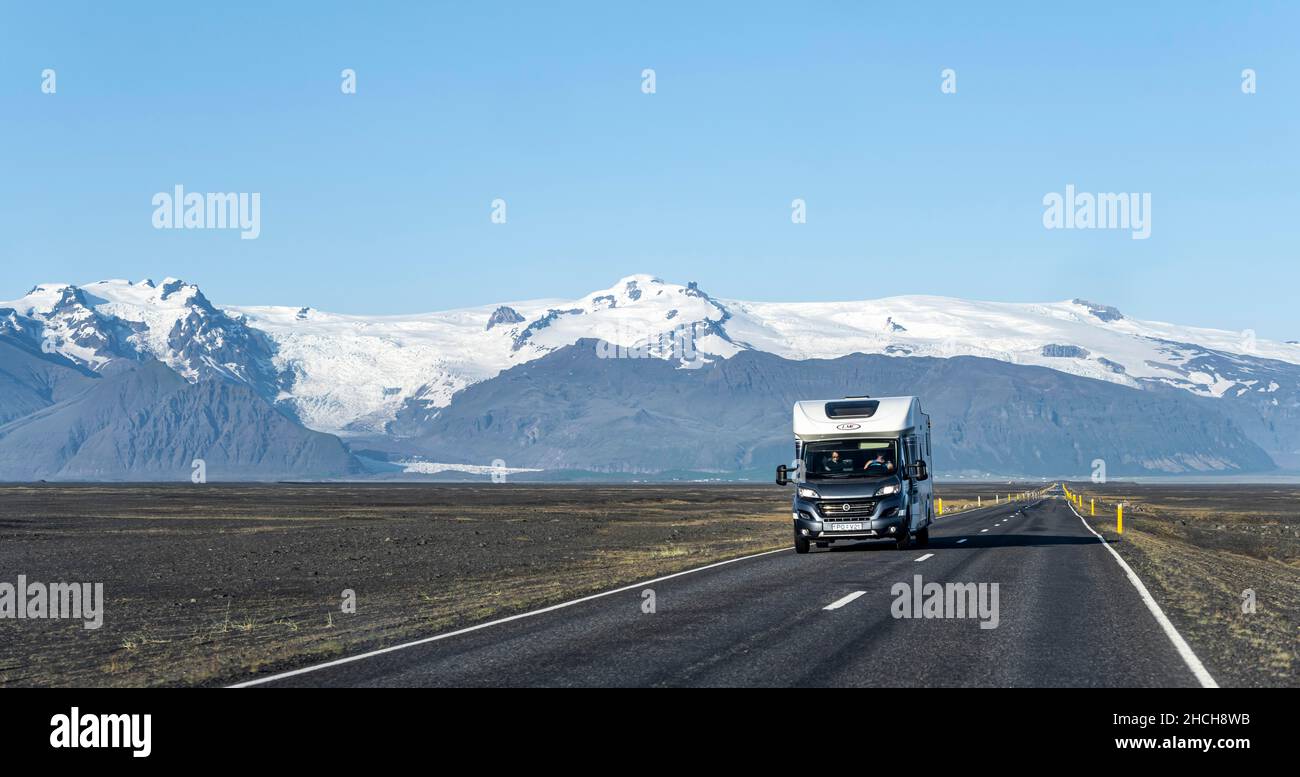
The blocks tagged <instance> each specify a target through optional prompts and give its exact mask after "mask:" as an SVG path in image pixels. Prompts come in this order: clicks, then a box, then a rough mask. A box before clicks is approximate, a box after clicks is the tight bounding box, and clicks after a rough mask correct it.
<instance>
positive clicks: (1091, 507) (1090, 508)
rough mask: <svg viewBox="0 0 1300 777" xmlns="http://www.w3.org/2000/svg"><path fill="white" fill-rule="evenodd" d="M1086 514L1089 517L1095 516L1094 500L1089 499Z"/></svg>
mask: <svg viewBox="0 0 1300 777" xmlns="http://www.w3.org/2000/svg"><path fill="white" fill-rule="evenodd" d="M1088 512H1089V513H1090V514H1091V515H1096V514H1097V500H1096V499H1089V500H1088Z"/></svg>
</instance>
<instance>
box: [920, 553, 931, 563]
mask: <svg viewBox="0 0 1300 777" xmlns="http://www.w3.org/2000/svg"><path fill="white" fill-rule="evenodd" d="M928 558H934V554H933V553H927V554H925V555H924V556H922V557H920V558H918V559H917V561H925V560H926V559H928Z"/></svg>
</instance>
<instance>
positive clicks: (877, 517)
mask: <svg viewBox="0 0 1300 777" xmlns="http://www.w3.org/2000/svg"><path fill="white" fill-rule="evenodd" d="M794 439H795V459H794V461H793V462H792V463H791V464H790V465H789V466H786V465H784V464H783V465H781V466H779V467H777V469H776V482H777V485H782V486H784V485H787V484H790V483H793V484H794V486H795V493H794V504H793V508H792V510H793V513H792V517H793V519H794V549H795V551H797V552H799V553H807V552H808V550H809V548H810V547H811V545H813V544H816V545H817V547H819V548H825V547H829V546H830V545H831V543H834V542H838V541H843V540H852V541H858V540H878V539H889V540H893V542H894V543H895V545H896V547H898V548H899V549H903V548H907V547H908V546H909V545H911V543H912V542H913V541H915V542H917V543H918V544H921V545H924V544H926V543H927V542H929V541H930V524H931V523H932V522H933V521H934V484H933V482H932V481H931V480H930V468H929V463H928V462H929V461H930V416H928V415H926V414H925V413H924V412H922V411H921V401H920V400H919V399H917V398H916V397H879V398H872V397H845V398H843V399H818V400H807V401H803V402H796V403H795V405H794Z"/></svg>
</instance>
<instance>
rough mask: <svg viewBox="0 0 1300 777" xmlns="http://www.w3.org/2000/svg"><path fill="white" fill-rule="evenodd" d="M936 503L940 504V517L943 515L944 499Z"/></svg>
mask: <svg viewBox="0 0 1300 777" xmlns="http://www.w3.org/2000/svg"><path fill="white" fill-rule="evenodd" d="M936 501H937V502H938V504H939V515H943V500H942V499H939V500H936Z"/></svg>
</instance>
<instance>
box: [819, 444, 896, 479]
mask: <svg viewBox="0 0 1300 777" xmlns="http://www.w3.org/2000/svg"><path fill="white" fill-rule="evenodd" d="M804 467H805V470H804V471H805V473H806V475H807V478H808V479H809V480H840V479H845V480H847V479H854V478H858V479H862V478H882V477H888V476H890V475H895V474H897V473H898V448H897V446H896V444H895V441H894V440H822V441H819V442H810V443H807V444H805V445H804Z"/></svg>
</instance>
